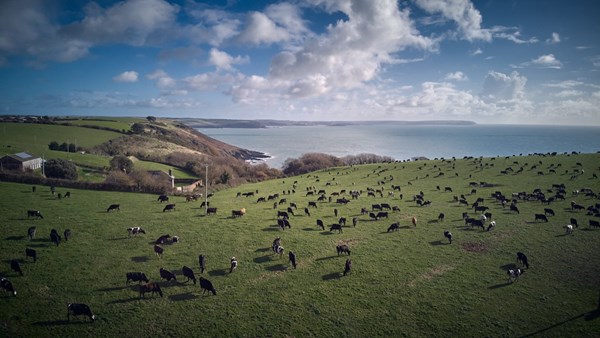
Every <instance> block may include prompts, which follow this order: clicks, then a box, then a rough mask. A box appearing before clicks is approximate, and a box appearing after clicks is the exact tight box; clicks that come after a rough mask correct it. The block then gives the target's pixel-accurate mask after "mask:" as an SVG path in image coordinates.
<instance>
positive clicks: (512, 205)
mask: <svg viewBox="0 0 600 338" xmlns="http://www.w3.org/2000/svg"><path fill="white" fill-rule="evenodd" d="M510 211H514V212H516V213H517V214H518V213H519V208H517V206H516V205H514V204H511V205H510Z"/></svg>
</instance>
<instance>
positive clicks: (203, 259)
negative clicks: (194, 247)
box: [198, 255, 206, 273]
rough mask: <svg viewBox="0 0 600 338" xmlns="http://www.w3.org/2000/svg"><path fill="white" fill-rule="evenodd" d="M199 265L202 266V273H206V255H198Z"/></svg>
mask: <svg viewBox="0 0 600 338" xmlns="http://www.w3.org/2000/svg"><path fill="white" fill-rule="evenodd" d="M198 264H199V265H200V273H204V270H205V269H206V257H204V255H198Z"/></svg>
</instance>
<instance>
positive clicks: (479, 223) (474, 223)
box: [471, 219, 485, 230]
mask: <svg viewBox="0 0 600 338" xmlns="http://www.w3.org/2000/svg"><path fill="white" fill-rule="evenodd" d="M484 224H485V222H484V221H482V220H479V219H475V220H473V221H472V222H471V228H473V227H478V228H481V230H485V227H484V226H483V225H484Z"/></svg>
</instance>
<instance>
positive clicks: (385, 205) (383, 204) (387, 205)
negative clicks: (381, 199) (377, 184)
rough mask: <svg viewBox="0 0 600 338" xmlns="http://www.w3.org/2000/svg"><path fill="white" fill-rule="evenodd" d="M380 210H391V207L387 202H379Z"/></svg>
mask: <svg viewBox="0 0 600 338" xmlns="http://www.w3.org/2000/svg"><path fill="white" fill-rule="evenodd" d="M381 210H392V207H391V206H390V205H389V204H387V203H381Z"/></svg>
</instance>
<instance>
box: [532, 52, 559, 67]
mask: <svg viewBox="0 0 600 338" xmlns="http://www.w3.org/2000/svg"><path fill="white" fill-rule="evenodd" d="M529 64H531V65H535V66H539V67H542V68H554V69H560V68H561V67H562V63H561V62H560V61H558V60H557V59H556V58H555V57H554V54H548V55H541V56H540V57H538V58H537V59H535V60H531V62H530V63H529Z"/></svg>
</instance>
